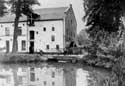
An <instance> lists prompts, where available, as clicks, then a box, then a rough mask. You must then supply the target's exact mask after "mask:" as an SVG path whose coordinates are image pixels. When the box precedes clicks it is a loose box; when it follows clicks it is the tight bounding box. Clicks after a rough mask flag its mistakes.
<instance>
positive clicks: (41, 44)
mask: <svg viewBox="0 0 125 86" xmlns="http://www.w3.org/2000/svg"><path fill="white" fill-rule="evenodd" d="M52 29H54V30H52ZM28 30H29V31H28V32H30V31H35V33H34V35H35V38H34V40H33V41H34V51H36V52H39V51H40V50H42V51H44V52H54V51H57V49H56V46H59V48H60V50H62V49H63V48H64V44H63V41H64V38H63V34H64V25H63V21H62V20H57V21H42V22H35V26H34V27H29V29H28ZM52 36H53V37H54V40H53V41H52ZM28 38H30V37H28ZM29 41H30V39H29ZM29 46H30V44H29ZM47 46H49V48H47Z"/></svg>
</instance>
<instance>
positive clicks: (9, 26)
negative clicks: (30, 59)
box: [0, 22, 28, 52]
mask: <svg viewBox="0 0 125 86" xmlns="http://www.w3.org/2000/svg"><path fill="white" fill-rule="evenodd" d="M19 27H20V29H21V31H22V32H21V35H20V36H18V39H17V40H18V51H19V52H26V51H28V49H27V48H26V50H25V51H23V50H21V41H22V40H25V41H27V39H28V38H27V24H26V22H21V23H19ZM13 32H14V23H1V24H0V48H1V49H0V52H7V44H6V41H8V42H9V43H8V52H11V51H12V44H13Z"/></svg>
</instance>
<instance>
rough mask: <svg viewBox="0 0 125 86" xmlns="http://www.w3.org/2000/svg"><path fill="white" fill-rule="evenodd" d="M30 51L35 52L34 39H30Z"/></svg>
mask: <svg viewBox="0 0 125 86" xmlns="http://www.w3.org/2000/svg"><path fill="white" fill-rule="evenodd" d="M29 53H34V41H30V47H29Z"/></svg>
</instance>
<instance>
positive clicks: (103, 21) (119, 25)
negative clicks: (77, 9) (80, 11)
mask: <svg viewBox="0 0 125 86" xmlns="http://www.w3.org/2000/svg"><path fill="white" fill-rule="evenodd" d="M84 8H85V13H86V15H85V16H84V18H83V19H84V20H85V21H86V26H88V28H87V30H86V31H87V33H88V34H89V38H90V39H91V43H92V45H91V46H89V47H88V49H89V52H88V53H89V55H90V57H91V58H93V57H96V58H100V59H101V60H100V61H102V60H103V58H102V57H105V58H110V60H113V62H112V71H113V73H114V74H115V75H116V77H117V80H118V83H117V85H116V86H123V81H122V80H123V78H122V77H123V70H122V66H123V64H121V63H123V62H121V61H123V60H120V59H125V58H124V57H125V55H124V54H123V52H124V48H123V47H124V41H125V40H123V39H125V38H124V34H123V33H124V25H123V21H122V19H123V17H124V14H125V11H124V10H125V1H124V0H84ZM112 58H113V59H112ZM106 63H107V62H106ZM114 69H115V70H114ZM110 86H112V85H110Z"/></svg>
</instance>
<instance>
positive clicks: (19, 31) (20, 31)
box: [18, 27, 22, 35]
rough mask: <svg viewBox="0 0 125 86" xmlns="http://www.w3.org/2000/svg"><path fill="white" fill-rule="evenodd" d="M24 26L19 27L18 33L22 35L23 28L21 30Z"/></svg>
mask: <svg viewBox="0 0 125 86" xmlns="http://www.w3.org/2000/svg"><path fill="white" fill-rule="evenodd" d="M21 28H22V27H18V35H22V30H21Z"/></svg>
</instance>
